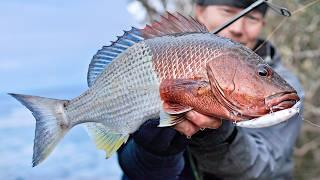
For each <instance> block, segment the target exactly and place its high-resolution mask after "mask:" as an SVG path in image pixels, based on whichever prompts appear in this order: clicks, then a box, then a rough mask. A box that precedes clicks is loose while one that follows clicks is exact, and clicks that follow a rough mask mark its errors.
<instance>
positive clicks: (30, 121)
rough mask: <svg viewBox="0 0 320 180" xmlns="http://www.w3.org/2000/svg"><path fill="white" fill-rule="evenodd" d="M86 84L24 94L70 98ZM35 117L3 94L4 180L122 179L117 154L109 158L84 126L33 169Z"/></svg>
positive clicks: (0, 147)
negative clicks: (97, 146) (106, 157)
mask: <svg viewBox="0 0 320 180" xmlns="http://www.w3.org/2000/svg"><path fill="white" fill-rule="evenodd" d="M84 89H85V87H84V86H77V87H69V88H57V89H50V90H49V89H47V90H35V91H28V92H22V93H28V94H34V95H41V96H47V97H52V98H64V99H69V98H71V97H74V96H76V95H78V94H80V93H81V92H82V91H83V90H84ZM34 129H35V120H34V118H33V116H32V115H31V113H30V112H29V111H28V110H27V109H26V108H24V107H23V106H22V105H20V103H18V102H17V101H16V100H14V99H13V98H11V97H9V96H8V95H6V94H0V156H1V157H0V179H17V180H18V179H19V180H22V179H46V180H50V179H120V177H121V174H122V172H121V170H120V168H119V165H118V163H117V157H116V155H114V156H112V157H111V158H110V159H105V153H104V151H101V150H98V149H96V147H95V145H94V143H93V142H92V141H91V140H90V138H89V136H88V135H87V133H86V131H85V130H84V128H83V127H82V126H81V125H80V126H77V127H75V128H73V129H71V131H70V132H69V133H68V134H67V135H66V136H65V137H64V139H63V140H62V141H61V142H60V143H59V144H58V146H57V147H56V149H55V150H54V151H53V153H52V154H51V155H50V156H49V157H48V158H47V159H46V160H45V161H44V162H42V163H41V164H39V165H38V166H37V167H34V168H32V164H31V161H32V148H33V138H34Z"/></svg>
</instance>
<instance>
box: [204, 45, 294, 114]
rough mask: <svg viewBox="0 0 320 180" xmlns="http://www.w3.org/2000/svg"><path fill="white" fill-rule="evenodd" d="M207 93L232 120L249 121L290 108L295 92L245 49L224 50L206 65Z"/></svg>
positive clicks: (257, 57)
mask: <svg viewBox="0 0 320 180" xmlns="http://www.w3.org/2000/svg"><path fill="white" fill-rule="evenodd" d="M207 74H208V78H209V82H210V85H211V90H212V91H213V94H214V95H215V96H216V99H217V100H218V101H219V103H220V104H221V105H223V106H224V107H225V108H226V109H228V111H229V113H230V114H232V116H233V117H234V116H236V117H238V118H233V119H238V120H239V119H240V120H242V119H243V120H245V119H252V118H255V117H260V116H263V115H265V114H267V113H270V112H275V111H279V110H282V109H287V108H290V107H292V106H293V105H294V104H295V103H296V102H297V101H298V100H299V97H298V95H297V92H296V91H295V90H294V88H293V87H292V86H290V85H289V84H288V83H287V82H286V81H285V80H284V79H283V78H282V77H281V76H280V75H279V74H277V73H276V72H275V71H274V70H273V69H272V68H271V67H270V66H269V65H268V64H266V63H265V62H264V61H263V60H262V58H261V57H260V56H258V55H257V54H255V53H254V52H252V51H251V50H249V49H246V48H244V47H240V48H239V47H238V48H233V49H228V50H227V51H225V52H224V53H221V55H220V56H218V57H216V58H214V59H213V60H211V61H209V62H208V63H207Z"/></svg>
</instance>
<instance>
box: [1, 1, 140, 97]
mask: <svg viewBox="0 0 320 180" xmlns="http://www.w3.org/2000/svg"><path fill="white" fill-rule="evenodd" d="M127 5H128V1H127V0H117V1H109V0H96V1H89V0H68V1H62V0H45V1H44V0H28V1H26V0H6V1H4V0H1V1H0V34H1V35H0V93H2V94H3V93H6V92H17V93H24V92H31V91H32V90H37V89H50V88H57V87H65V86H69V87H70V86H81V87H85V86H86V75H87V68H88V64H89V62H90V60H91V57H92V55H93V54H94V53H95V52H96V51H97V50H98V49H100V48H101V47H102V46H103V45H108V44H109V42H110V41H111V40H115V39H116V35H121V34H122V30H123V29H126V30H128V29H129V28H130V27H131V26H132V25H135V21H134V19H133V18H132V16H131V15H130V14H129V12H128V11H127Z"/></svg>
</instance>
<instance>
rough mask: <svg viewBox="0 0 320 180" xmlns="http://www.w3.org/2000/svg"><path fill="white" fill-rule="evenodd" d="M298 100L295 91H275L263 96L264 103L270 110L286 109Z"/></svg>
mask: <svg viewBox="0 0 320 180" xmlns="http://www.w3.org/2000/svg"><path fill="white" fill-rule="evenodd" d="M299 100H300V98H299V96H298V94H297V92H296V91H289V92H281V93H276V94H273V95H271V96H268V97H267V98H265V105H266V108H267V109H268V110H270V111H271V112H275V111H279V110H283V109H288V108H291V107H292V106H293V105H295V104H296V102H298V101H299Z"/></svg>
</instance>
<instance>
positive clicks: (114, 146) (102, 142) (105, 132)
mask: <svg viewBox="0 0 320 180" xmlns="http://www.w3.org/2000/svg"><path fill="white" fill-rule="evenodd" d="M85 126H86V129H87V131H88V134H89V135H90V137H91V138H92V139H93V141H94V142H95V144H96V146H97V148H98V149H102V150H105V151H106V158H109V157H110V156H111V155H112V154H113V153H115V152H116V151H117V150H118V149H119V148H120V146H121V145H122V144H124V143H126V142H127V140H128V138H129V134H119V133H116V132H112V131H111V130H109V129H108V128H107V127H106V126H104V125H103V124H101V123H86V124H85Z"/></svg>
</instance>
